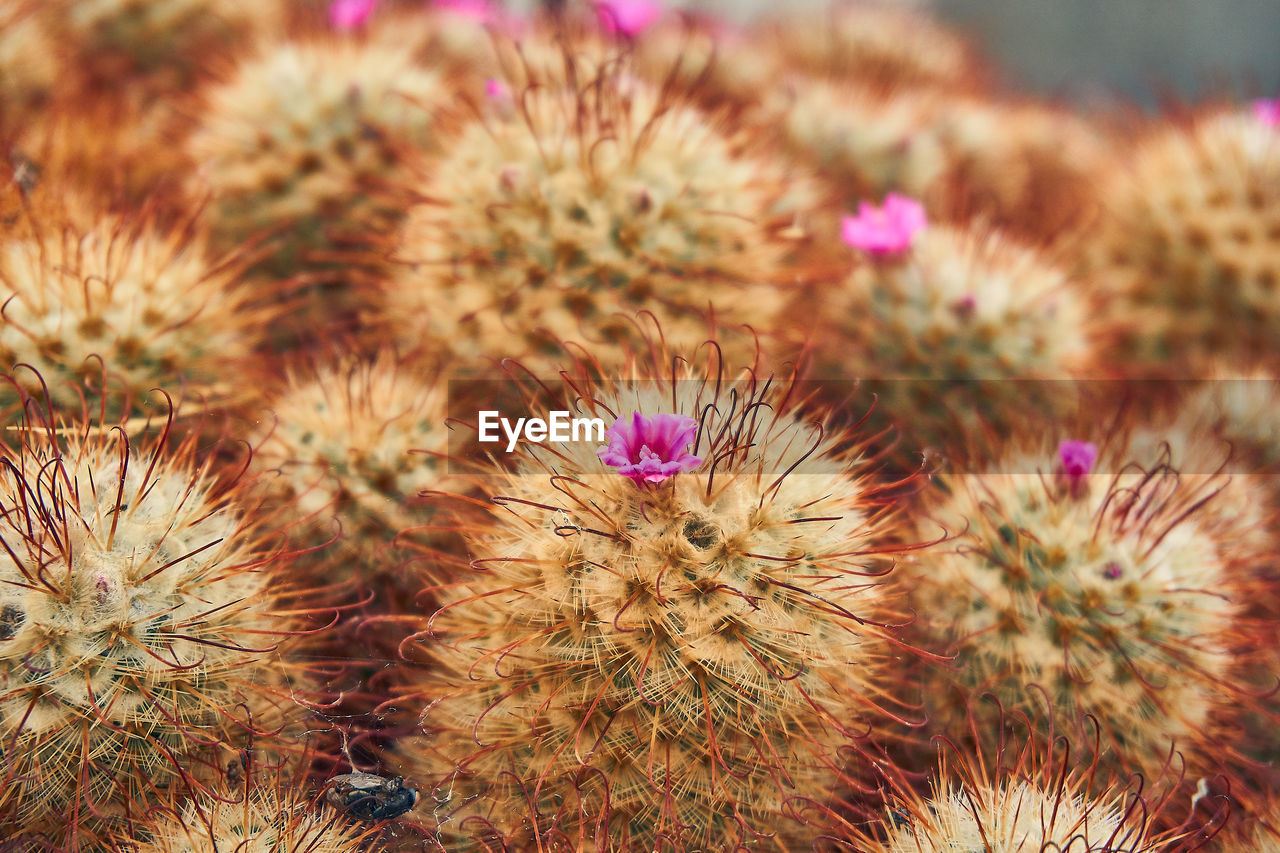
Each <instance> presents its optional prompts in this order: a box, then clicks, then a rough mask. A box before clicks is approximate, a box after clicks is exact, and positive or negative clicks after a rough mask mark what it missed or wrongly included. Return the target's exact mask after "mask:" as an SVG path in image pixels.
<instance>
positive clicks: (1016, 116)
mask: <svg viewBox="0 0 1280 853" xmlns="http://www.w3.org/2000/svg"><path fill="white" fill-rule="evenodd" d="M771 120H772V121H774V122H776V123H777V124H778V126H779V127H780V129H781V132H782V134H783V137H784V139H785V142H786V146H787V148H788V149H789V150H790V152H791V153H792V154H793V155H794V156H796V157H798V158H799V159H800V160H801V161H803V162H806V163H811V164H812V165H813V166H815V167H816V168H817V169H818V170H819V171H820V173H821V174H822V175H823V176H824V177H825V178H826V179H827V180H828V181H829V182H830V184H831V185H832V186H833V188H835V189H836V190H838V191H840V192H841V193H843V194H844V197H845V199H846V203H848V200H849V199H857V198H859V197H865V196H880V195H883V194H884V193H886V192H902V193H907V194H910V195H913V196H916V197H919V198H922V199H924V200H926V201H927V202H928V204H929V208H930V210H933V211H935V212H936V213H938V214H940V215H944V216H945V218H946V219H947V220H949V221H969V220H975V219H980V220H982V221H983V222H984V223H986V224H989V225H997V226H999V227H1000V228H1002V229H1006V230H1010V231H1013V232H1016V233H1018V234H1021V235H1026V236H1028V237H1034V238H1036V239H1045V240H1053V239H1063V238H1064V236H1069V235H1070V234H1074V231H1073V230H1072V231H1070V232H1069V234H1064V230H1066V229H1076V228H1079V227H1081V226H1084V225H1087V224H1088V223H1090V222H1091V221H1092V217H1093V216H1095V215H1096V212H1097V207H1098V200H1097V184H1098V182H1099V180H1098V175H1099V173H1101V172H1102V171H1103V170H1104V169H1105V168H1106V166H1107V165H1109V159H1108V158H1109V156H1110V151H1109V147H1108V145H1109V143H1108V142H1107V140H1106V137H1105V135H1104V134H1103V133H1102V132H1101V131H1099V130H1097V129H1095V128H1094V127H1092V126H1091V125H1090V124H1089V123H1088V122H1086V121H1085V120H1084V119H1082V118H1080V117H1078V116H1075V115H1073V114H1071V113H1068V112H1066V111H1065V110H1059V109H1055V108H1053V107H1051V106H1048V105H1042V104H1038V103H1021V102H1007V103H1006V102H999V101H992V100H989V99H982V98H978V97H975V96H973V95H960V94H955V93H947V92H939V91H936V90H932V89H923V90H921V89H913V88H910V87H908V88H900V89H894V90H891V91H888V92H886V91H883V90H881V89H879V88H876V87H875V86H871V85H868V84H867V83H865V82H861V83H860V82H852V83H850V82H843V81H834V82H833V81H824V80H820V79H819V80H814V79H808V78H801V79H799V80H794V81H792V82H791V83H790V84H789V85H788V86H786V87H785V89H784V90H783V91H782V92H781V93H780V94H779V95H776V96H775V97H773V98H770V99H768V100H766V102H765V105H764V106H763V107H762V110H761V121H766V122H768V121H771Z"/></svg>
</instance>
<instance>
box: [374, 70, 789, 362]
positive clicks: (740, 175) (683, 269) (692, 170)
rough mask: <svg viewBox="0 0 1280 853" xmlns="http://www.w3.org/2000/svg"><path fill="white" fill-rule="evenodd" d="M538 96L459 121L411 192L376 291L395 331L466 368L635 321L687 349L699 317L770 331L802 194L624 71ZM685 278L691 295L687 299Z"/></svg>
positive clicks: (733, 138)
mask: <svg viewBox="0 0 1280 853" xmlns="http://www.w3.org/2000/svg"><path fill="white" fill-rule="evenodd" d="M616 68H617V66H616V64H615V71H609V72H602V74H601V76H600V77H599V78H598V79H596V80H595V81H593V82H580V83H579V87H580V89H579V91H576V92H566V91H564V90H562V89H558V88H554V87H552V88H546V89H543V88H534V89H530V90H528V91H526V92H524V93H520V94H517V95H516V102H517V103H518V104H519V110H518V111H515V110H513V111H512V114H510V115H509V116H508V117H507V118H505V119H504V118H501V117H496V118H494V119H492V120H488V121H484V122H477V123H473V124H471V125H470V126H469V127H467V128H466V129H464V130H463V132H462V133H461V136H460V138H459V139H458V140H457V142H456V143H455V144H453V145H452V146H451V148H450V152H449V154H448V155H446V156H445V157H444V158H442V160H441V161H440V162H439V163H438V164H436V165H435V166H434V168H433V169H432V170H431V173H430V176H429V179H428V180H427V182H426V183H425V184H423V185H422V186H421V187H420V190H421V193H422V195H423V196H424V197H426V198H429V199H431V201H430V203H427V204H423V205H421V206H419V207H417V208H416V209H415V210H414V211H413V212H412V213H411V214H410V215H409V217H408V221H407V222H406V224H405V228H404V237H403V245H402V246H401V249H400V252H399V255H400V257H401V259H402V260H403V261H404V262H405V264H406V266H405V267H404V269H403V270H402V271H401V273H400V274H399V275H398V276H397V279H396V280H395V282H394V283H393V285H392V287H391V289H390V293H389V294H388V303H389V314H390V316H391V319H392V322H393V323H395V324H396V325H397V326H399V328H400V334H401V335H402V336H403V337H404V338H405V339H406V340H409V341H413V342H414V343H417V342H418V341H421V340H422V339H424V338H425V339H426V340H427V341H430V342H432V344H433V345H436V346H441V347H444V348H446V349H449V350H453V351H455V352H457V353H459V354H461V355H463V356H464V357H492V356H495V355H504V354H505V355H523V354H526V353H529V352H555V351H557V348H558V346H559V343H558V342H559V341H565V340H578V341H581V340H584V339H585V340H586V341H588V342H599V341H602V340H606V339H614V340H617V339H624V340H625V339H627V338H634V337H635V335H634V331H633V329H632V326H633V321H631V320H629V319H627V317H628V315H633V314H635V313H636V312H639V311H653V312H656V313H657V314H658V315H659V316H660V317H661V318H662V321H663V325H664V329H665V333H666V334H667V335H668V336H669V337H671V338H674V339H675V340H676V341H677V342H682V343H684V344H688V345H690V346H693V345H696V344H697V343H698V342H700V341H702V340H703V339H704V338H706V337H707V328H708V320H707V314H708V306H709V305H713V306H714V308H715V313H716V316H717V317H718V318H719V319H722V320H723V321H724V322H725V323H727V324H733V323H739V322H744V321H750V322H751V323H752V325H753V326H754V327H755V328H756V329H759V330H762V331H767V330H769V328H770V324H771V321H772V320H773V319H774V317H775V316H776V311H777V309H778V307H779V306H778V297H777V295H776V294H777V290H776V288H774V287H770V286H767V283H768V282H771V281H786V280H788V279H789V278H791V277H794V276H795V275H796V271H795V270H794V269H792V268H791V266H790V260H791V259H790V253H791V252H792V250H793V248H794V241H793V240H792V239H791V238H790V237H789V236H788V232H787V231H786V229H790V228H793V227H794V226H795V224H796V220H797V217H798V212H799V210H800V205H799V201H800V200H801V199H804V198H805V197H806V193H807V192H808V184H807V183H805V182H804V181H803V180H800V179H799V178H798V177H797V176H796V175H794V174H792V173H790V172H788V171H787V169H786V168H785V167H784V166H782V165H780V164H779V163H778V162H777V161H776V160H773V159H770V158H768V157H765V156H760V155H758V154H757V153H755V152H754V151H753V150H752V148H751V144H750V142H749V140H748V138H747V137H746V136H744V135H742V134H731V133H728V132H727V131H726V129H725V128H723V127H722V126H720V124H719V123H718V121H717V120H716V119H715V118H714V117H712V116H708V115H706V114H704V113H702V112H700V111H698V110H696V109H694V108H692V107H689V106H685V105H682V104H680V103H674V102H664V101H663V100H662V99H661V98H660V96H659V94H658V93H657V92H656V91H654V90H652V89H650V88H649V87H648V86H647V85H645V84H643V83H641V82H640V81H639V80H637V79H635V78H631V77H629V76H626V75H623V74H622V72H621V71H618V70H616ZM690 280H696V281H697V282H698V286H697V287H691V286H690V284H689V282H690Z"/></svg>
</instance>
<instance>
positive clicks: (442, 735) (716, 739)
mask: <svg viewBox="0 0 1280 853" xmlns="http://www.w3.org/2000/svg"><path fill="white" fill-rule="evenodd" d="M657 363H658V364H659V365H661V364H663V363H666V364H668V365H669V364H670V362H669V361H666V359H665V358H659V359H658V362H657ZM682 364H683V366H682V367H678V368H676V369H675V370H674V371H672V372H671V373H666V371H665V370H664V369H663V368H661V367H660V366H659V367H654V366H650V367H648V368H643V367H641V368H639V369H638V372H637V373H636V374H635V375H636V376H637V377H644V376H652V377H655V381H642V380H641V379H640V378H637V380H636V381H633V382H629V381H607V382H604V383H602V384H600V385H599V386H594V385H591V386H588V385H582V386H580V387H577V388H576V389H575V390H573V391H572V392H570V396H571V397H572V398H573V399H576V400H578V401H579V406H578V408H577V412H576V413H580V414H582V415H583V416H586V417H591V416H598V417H600V418H602V419H607V420H608V421H611V420H612V419H613V418H614V415H615V414H616V415H617V416H618V422H617V424H616V425H615V426H614V427H613V428H612V429H611V430H610V433H609V436H610V447H609V451H608V452H605V450H604V449H603V448H600V449H599V450H597V442H596V441H586V442H576V443H572V442H571V443H568V444H562V445H558V446H555V447H548V448H546V451H545V452H543V451H538V450H534V449H532V448H531V447H526V448H525V449H524V452H523V453H522V454H521V456H520V458H519V460H518V461H517V462H516V464H515V467H514V469H513V470H511V471H510V472H502V471H497V470H493V471H490V472H487V475H486V476H485V477H484V478H483V479H482V480H481V481H480V485H481V486H482V487H483V488H485V490H486V491H487V493H489V494H490V495H492V500H493V503H494V504H495V505H496V507H495V509H494V511H493V512H492V515H491V517H490V518H488V519H487V520H476V521H472V522H470V523H468V524H466V526H465V527H464V528H463V532H464V533H465V534H466V535H467V537H468V540H469V543H470V547H471V549H472V551H471V552H472V553H473V554H474V557H475V560H474V563H473V564H474V566H475V568H476V569H477V571H476V572H474V574H472V575H471V576H470V577H465V576H464V577H461V578H457V577H456V576H455V578H454V579H453V580H452V581H451V582H449V583H448V584H447V585H445V586H444V587H443V590H442V592H441V595H442V597H443V601H444V604H443V606H442V608H441V609H440V610H439V612H438V613H436V614H435V616H434V617H433V619H432V622H431V626H430V632H429V636H430V637H431V639H432V643H431V644H430V645H429V646H428V650H429V652H430V654H431V655H432V657H433V658H435V660H436V665H435V667H434V670H435V671H434V672H432V673H430V674H428V675H426V676H425V677H422V676H420V677H419V680H420V683H418V684H416V685H411V686H412V687H413V689H414V692H413V695H414V696H420V697H425V698H426V700H427V708H426V711H425V714H424V722H425V732H426V735H427V736H426V737H424V738H421V739H419V740H417V741H414V742H411V743H407V744H405V745H403V747H402V749H401V750H400V752H399V760H401V761H402V762H403V764H404V769H403V771H402V772H405V775H407V776H409V777H410V778H414V779H417V780H418V781H419V782H420V783H421V784H422V786H423V791H424V794H423V797H422V801H423V803H424V804H425V805H424V806H423V807H420V808H422V809H423V810H424V811H425V812H427V813H428V816H424V817H423V818H422V819H423V820H426V821H429V822H434V823H435V824H437V825H438V826H439V831H440V832H441V833H442V834H443V835H444V836H446V837H453V838H457V837H459V836H467V837H472V838H479V839H480V840H485V839H488V841H486V842H485V843H494V842H493V839H495V838H502V839H504V842H503V843H506V844H511V845H515V846H517V847H519V846H521V845H528V846H530V847H531V846H532V845H533V844H534V840H533V839H535V838H541V839H543V842H544V843H548V844H554V845H559V846H564V847H567V846H572V847H573V849H591V850H606V849H608V850H645V851H648V850H653V849H656V848H659V847H663V846H672V845H674V846H675V847H676V848H677V849H691V850H692V849H698V850H725V849H732V848H734V847H735V845H745V846H750V845H756V844H759V845H763V846H769V847H771V848H777V849H795V846H799V845H806V844H808V843H809V841H808V840H809V839H811V838H812V837H814V834H815V833H816V832H818V831H819V830H818V829H816V828H815V827H814V826H813V825H810V824H817V825H821V824H823V823H824V822H825V821H826V820H827V819H828V818H829V816H830V812H829V809H830V808H831V807H832V806H831V804H830V802H829V801H830V800H832V799H838V797H839V793H838V792H839V790H840V787H841V779H842V773H844V772H845V764H846V761H847V760H852V761H853V764H854V765H855V767H854V769H853V770H852V771H850V772H852V773H854V774H855V775H856V774H858V773H859V772H865V771H866V770H867V769H868V767H869V760H868V759H866V758H865V757H862V758H860V757H859V756H865V754H866V753H867V752H870V751H874V749H875V743H876V741H877V737H878V736H873V737H871V738H866V739H857V738H855V735H861V734H865V733H866V731H867V729H868V727H870V728H871V729H872V730H873V731H874V730H875V727H876V726H877V725H880V724H883V723H887V722H888V715H889V714H890V713H893V711H891V710H890V709H892V708H893V707H894V706H895V704H896V700H895V699H894V698H893V690H894V686H893V683H892V679H891V678H889V674H888V672H887V670H886V667H887V666H888V665H889V656H890V654H892V653H893V645H892V643H893V642H894V641H893V638H892V632H891V631H889V630H887V629H886V628H885V625H886V623H889V622H892V621H894V620H895V619H896V618H897V617H896V616H895V615H894V609H893V593H892V592H891V591H890V588H889V587H888V585H887V584H886V582H885V581H884V580H883V578H882V576H883V575H884V573H886V572H888V570H889V569H890V567H891V563H892V560H893V556H892V552H893V551H894V550H895V546H893V545H891V544H890V536H891V534H892V532H893V530H894V528H895V516H896V510H895V509H894V505H893V501H892V500H891V499H887V498H886V497H885V496H884V495H882V494H880V493H879V492H878V491H877V486H876V485H875V484H874V483H873V482H872V480H871V479H870V478H869V476H868V471H867V468H866V463H865V462H864V461H863V460H861V459H860V458H859V456H858V452H859V451H858V447H857V445H858V443H859V442H858V437H857V436H856V435H849V434H839V433H837V434H834V435H831V434H828V435H824V434H823V432H822V430H821V428H820V427H819V426H817V425H815V424H809V423H806V422H804V421H803V420H801V418H800V415H799V413H798V411H797V409H796V404H797V402H798V401H797V399H796V395H793V394H792V393H791V390H794V389H790V386H789V385H788V383H785V382H779V383H770V382H766V381H763V380H756V379H754V378H753V377H751V376H749V375H743V376H741V377H739V378H738V379H736V380H734V379H731V378H730V377H729V376H722V375H720V374H719V373H718V371H717V370H716V369H715V368H714V367H711V368H708V367H707V366H706V365H704V364H697V365H693V366H691V365H690V364H689V363H688V362H684V363H682ZM664 374H666V378H665V379H663V378H657V377H662V376H663V375H664ZM566 403H567V400H566ZM565 408H573V407H572V406H568V405H566V406H565ZM838 448H844V449H843V450H840V449H838ZM897 547H904V546H901V545H899V546H897ZM904 648H906V647H904V646H902V645H901V644H899V649H898V653H899V654H900V653H901V652H902V651H903V649H904ZM427 780H431V781H432V783H433V786H434V787H433V789H429V788H428V786H427ZM449 843H450V844H455V843H462V842H460V841H459V842H454V841H450V842H449ZM454 849H456V848H454ZM521 849H523V847H522V848H521Z"/></svg>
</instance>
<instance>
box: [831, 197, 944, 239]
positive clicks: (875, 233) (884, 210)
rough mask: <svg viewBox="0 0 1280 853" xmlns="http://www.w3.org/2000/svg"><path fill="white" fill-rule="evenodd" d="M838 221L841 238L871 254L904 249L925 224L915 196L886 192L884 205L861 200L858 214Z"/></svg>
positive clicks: (922, 209) (921, 208)
mask: <svg viewBox="0 0 1280 853" xmlns="http://www.w3.org/2000/svg"><path fill="white" fill-rule="evenodd" d="M840 225H841V234H842V236H843V237H844V241H845V242H846V243H848V244H849V245H850V246H853V247H854V248H855V249H862V250H864V251H867V252H871V253H872V254H889V253H896V252H904V251H906V250H907V249H909V248H911V240H912V239H913V238H914V237H915V235H916V232H917V231H919V230H920V229H922V228H924V226H925V218H924V208H923V207H921V206H920V203H919V202H918V201H915V200H914V199H909V198H904V197H902V196H900V195H896V194H894V193H889V194H888V195H887V196H885V197H884V205H883V207H879V208H877V207H875V206H874V205H872V204H868V203H867V202H865V201H864V202H862V203H861V204H859V205H858V215H857V216H846V217H844V219H842V220H841V222H840Z"/></svg>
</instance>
